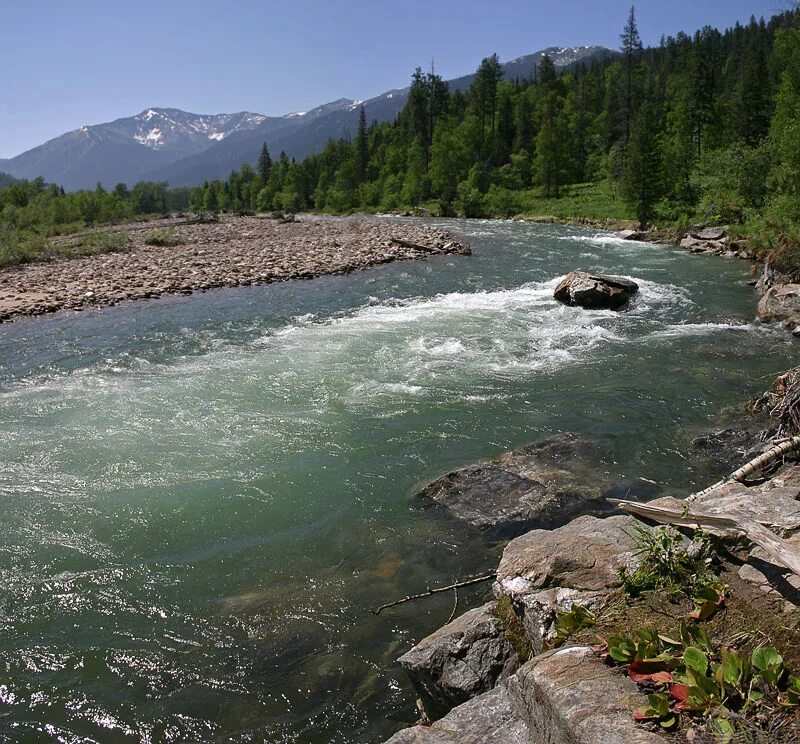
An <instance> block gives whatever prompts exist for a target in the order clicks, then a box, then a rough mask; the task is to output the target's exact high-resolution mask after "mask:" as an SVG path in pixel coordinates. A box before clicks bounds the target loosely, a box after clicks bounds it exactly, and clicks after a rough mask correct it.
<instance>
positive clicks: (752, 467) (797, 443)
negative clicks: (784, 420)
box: [731, 436, 800, 482]
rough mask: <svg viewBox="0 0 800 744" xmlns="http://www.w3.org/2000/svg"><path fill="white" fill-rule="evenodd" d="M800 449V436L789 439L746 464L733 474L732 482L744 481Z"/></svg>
mask: <svg viewBox="0 0 800 744" xmlns="http://www.w3.org/2000/svg"><path fill="white" fill-rule="evenodd" d="M798 449H800V436H796V437H789V439H785V440H784V441H783V442H781V443H780V444H776V445H775V446H774V447H770V448H769V449H768V450H767V451H766V452H765V453H764V454H763V455H759V456H758V457H756V458H755V459H753V460H750V462H748V463H745V464H744V465H742V467H740V468H739V469H738V470H737V471H736V472H734V473H732V474H731V480H734V481H739V482H741V481H743V480H744V479H745V478H747V476H748V475H751V474H752V473H755V472H756V471H758V470H761V469H762V468H763V467H764V466H765V465H769V464H770V463H772V462H774V461H775V460H777V459H778V458H781V457H785V456H786V455H788V454H790V453H791V452H795V451H797V450H798Z"/></svg>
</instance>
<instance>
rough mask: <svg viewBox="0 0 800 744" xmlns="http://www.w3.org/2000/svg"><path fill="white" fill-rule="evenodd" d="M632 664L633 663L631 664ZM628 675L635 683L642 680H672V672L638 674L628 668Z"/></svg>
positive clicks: (639, 682) (640, 682)
mask: <svg viewBox="0 0 800 744" xmlns="http://www.w3.org/2000/svg"><path fill="white" fill-rule="evenodd" d="M631 666H633V664H631ZM628 676H629V677H630V678H631V679H632V680H633V681H634V682H636V683H638V684H642V683H643V682H672V672H653V674H640V673H639V672H634V671H631V669H630V667H629V668H628Z"/></svg>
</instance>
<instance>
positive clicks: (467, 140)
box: [0, 9, 800, 266]
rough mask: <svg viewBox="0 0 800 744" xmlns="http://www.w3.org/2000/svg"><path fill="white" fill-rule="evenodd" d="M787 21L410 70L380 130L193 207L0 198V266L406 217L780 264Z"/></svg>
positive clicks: (795, 163)
mask: <svg viewBox="0 0 800 744" xmlns="http://www.w3.org/2000/svg"><path fill="white" fill-rule="evenodd" d="M799 19H800V12H798V11H792V12H785V13H781V14H778V15H775V16H773V17H772V18H771V19H770V20H769V21H764V20H763V19H762V20H760V21H758V20H756V19H751V21H750V22H749V23H748V24H746V25H740V24H737V25H736V26H734V27H733V28H729V29H727V30H725V31H724V32H720V31H718V30H716V29H713V28H711V27H705V28H703V29H701V30H699V31H697V32H696V33H695V34H694V35H693V36H690V35H687V34H683V33H681V34H678V35H677V36H675V37H672V36H670V37H665V38H663V39H662V40H661V43H660V44H659V45H658V46H656V47H651V48H644V47H643V46H642V43H641V40H640V37H639V33H638V30H637V26H636V17H635V12H634V10H633V9H631V12H630V15H629V17H628V20H627V22H626V24H625V26H624V29H623V33H622V34H621V37H620V52H619V53H616V54H611V53H610V54H609V55H608V56H607V57H606V58H605V59H603V58H599V59H593V60H592V61H591V62H590V63H588V64H587V63H580V64H578V65H575V66H572V67H570V68H567V69H566V70H562V71H557V70H556V68H555V66H554V65H553V63H552V61H551V60H550V59H549V58H548V57H546V56H545V57H544V58H543V59H542V60H541V62H540V64H539V65H538V68H537V70H536V71H535V73H534V75H533V76H532V77H531V78H530V79H517V80H504V79H503V78H502V68H501V65H500V63H499V60H498V58H497V56H496V55H493V56H491V57H488V58H486V59H484V60H483V61H482V62H481V64H480V66H479V68H478V70H477V71H476V73H475V77H474V81H473V82H472V84H471V86H470V87H469V89H468V90H467V91H466V92H462V91H460V90H455V91H450V90H449V89H448V86H447V84H446V83H445V82H444V81H443V80H442V78H441V77H440V76H439V75H437V74H436V73H435V72H430V73H424V72H423V71H422V70H421V69H417V70H416V71H415V72H414V74H413V76H412V80H411V87H410V92H409V97H408V102H407V104H406V106H405V107H404V109H403V111H402V112H401V113H400V115H399V116H398V117H397V120H396V121H394V122H392V123H384V124H376V123H373V124H371V125H370V124H368V121H369V111H368V110H366V109H364V108H363V107H362V110H361V112H360V119H359V124H358V128H357V131H356V132H355V133H354V136H350V135H349V134H348V135H347V136H345V137H344V138H342V139H340V140H337V141H331V142H329V143H328V145H327V147H326V148H325V149H324V150H323V151H322V152H320V153H317V154H314V155H311V156H310V157H308V158H306V159H305V160H302V161H294V160H290V159H289V158H288V157H287V156H286V154H285V153H281V154H280V155H279V156H278V157H277V158H276V159H275V160H273V158H272V156H271V155H270V153H269V151H268V149H267V147H266V145H265V146H264V147H263V148H262V150H261V152H260V154H259V157H258V160H257V163H256V164H255V167H253V166H251V165H243V166H242V167H241V169H240V170H239V171H236V172H233V173H231V175H230V177H229V178H228V179H226V180H225V181H212V182H207V183H205V184H203V185H202V186H199V187H197V188H194V189H169V188H167V185H166V184H154V183H140V184H137V185H135V186H134V187H133V188H131V189H128V188H127V187H126V186H125V185H124V184H118V185H117V186H116V187H114V188H113V190H111V191H106V190H105V189H104V188H103V187H102V186H101V185H99V184H98V187H97V189H96V190H95V191H82V192H77V193H70V194H65V193H64V192H63V190H62V189H60V188H59V187H58V186H56V185H48V184H46V183H45V182H44V181H43V180H42V179H36V180H34V181H31V182H22V183H13V184H11V185H9V186H6V187H5V188H3V189H1V190H0V265H2V264H9V263H18V262H21V261H25V260H31V259H33V258H37V257H40V256H42V255H43V254H46V253H47V251H48V250H50V249H49V248H48V245H47V243H46V239H47V238H48V237H50V236H52V235H55V234H62V233H65V232H70V231H74V230H76V229H81V230H83V229H85V227H86V225H87V224H89V225H92V224H100V223H107V222H115V221H123V220H126V219H129V218H132V217H134V216H137V215H145V214H160V213H164V212H166V211H169V210H174V209H186V208H191V209H193V210H195V211H200V210H207V211H241V210H254V211H261V212H268V211H272V210H283V211H288V212H296V211H303V210H315V211H324V212H329V213H336V214H341V213H348V212H354V211H366V212H370V211H374V212H378V211H406V210H410V209H414V208H421V209H424V210H426V211H427V212H430V213H432V214H435V215H457V214H462V215H465V216H467V217H510V216H513V215H519V214H522V215H529V216H537V217H543V218H547V217H550V218H553V219H556V220H568V221H569V220H581V219H584V220H591V221H596V222H602V223H607V224H610V225H611V224H614V223H618V222H620V221H625V220H636V221H638V222H641V223H647V224H657V225H659V226H661V227H668V228H671V229H674V230H683V229H685V228H686V227H687V226H689V225H691V224H695V223H698V222H715V223H726V224H729V225H731V226H732V233H733V234H734V235H736V236H737V237H743V238H749V239H750V240H751V241H752V243H753V247H754V248H755V249H756V250H760V251H762V252H769V251H773V252H780V253H781V255H783V256H784V257H785V260H786V262H787V263H793V262H794V263H797V264H798V266H800V260H799V261H795V257H794V253H795V246H796V245H797V244H798V242H800V147H798V143H800V22H799Z"/></svg>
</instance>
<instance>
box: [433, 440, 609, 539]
mask: <svg viewBox="0 0 800 744" xmlns="http://www.w3.org/2000/svg"><path fill="white" fill-rule="evenodd" d="M602 462H603V452H602V450H601V448H600V447H599V445H598V444H597V443H595V442H594V441H592V440H591V439H588V438H586V437H583V436H580V435H578V434H572V433H566V434H559V435H558V436H555V437H552V438H551V439H545V440H543V441H541V442H537V443H535V444H532V445H528V446H526V447H521V448H520V449H517V450H514V451H512V452H506V453H504V454H502V455H500V456H499V457H497V458H495V459H493V460H488V461H482V462H478V463H475V464H473V465H468V466H467V467H464V468H460V469H458V470H454V471H452V472H450V473H447V474H446V475H443V476H442V477H441V478H438V479H437V480H435V481H433V483H430V484H429V485H427V486H426V487H425V488H423V489H422V491H420V492H419V493H418V494H417V496H418V498H420V499H421V500H422V501H423V502H424V503H426V504H428V505H430V506H438V507H441V508H443V509H444V510H445V511H447V513H448V514H449V515H450V516H451V517H454V518H455V519H458V520H461V521H463V522H466V523H468V524H470V525H472V526H473V527H475V528H477V529H478V530H480V531H481V532H482V533H483V536H484V538H486V539H487V540H508V539H511V538H513V537H516V536H517V535H521V534H522V533H524V532H527V531H528V530H532V529H553V528H555V527H559V526H561V525H563V524H566V523H567V522H569V521H570V520H571V519H573V518H574V517H577V516H579V515H581V514H604V513H608V512H609V511H611V509H612V507H611V505H610V504H609V503H608V502H607V501H606V499H605V496H604V494H607V493H608V489H609V487H610V485H611V484H610V483H608V482H607V481H606V480H605V479H604V478H603V476H602V475H600V473H601V469H600V468H601V466H602ZM615 495H616V494H615Z"/></svg>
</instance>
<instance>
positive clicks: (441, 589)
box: [370, 571, 497, 622]
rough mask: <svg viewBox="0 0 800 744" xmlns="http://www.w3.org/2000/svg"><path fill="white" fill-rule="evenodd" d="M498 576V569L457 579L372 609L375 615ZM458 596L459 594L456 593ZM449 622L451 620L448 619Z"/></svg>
mask: <svg viewBox="0 0 800 744" xmlns="http://www.w3.org/2000/svg"><path fill="white" fill-rule="evenodd" d="M496 576H497V572H496V571H492V572H491V573H488V574H484V575H483V576H475V577H473V578H470V579H464V580H463V581H457V582H456V583H455V584H448V585H447V586H439V587H436V588H435V589H431V588H428V591H426V592H422V593H421V594H409V595H408V596H406V597H403V598H402V599H398V600H395V601H394V602H389V603H388V604H385V605H381V606H380V607H378V608H376V609H374V610H370V612H371V613H372V614H373V615H380V614H381V612H383V610H386V609H388V608H389V607H395V606H396V605H400V604H404V603H405V602H412V601H413V600H415V599H423V598H424V597H430V596H432V595H433V594H439V593H440V592H449V591H450V590H451V589H455V590H458V589H460V588H461V587H463V586H472V585H473V584H480V583H481V582H483V581H491V580H492V579H494V578H495V577H496ZM456 597H458V595H456ZM448 622H449V621H448Z"/></svg>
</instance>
